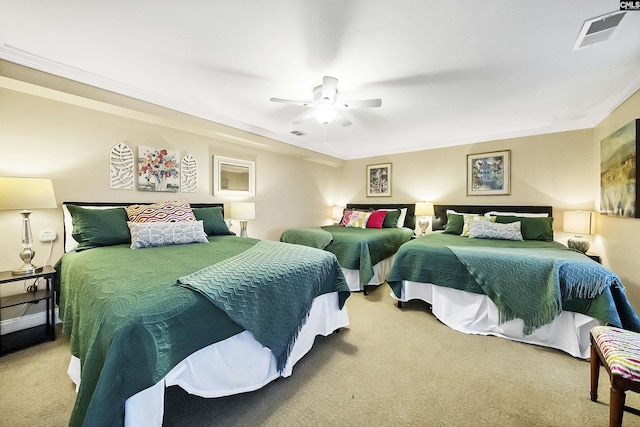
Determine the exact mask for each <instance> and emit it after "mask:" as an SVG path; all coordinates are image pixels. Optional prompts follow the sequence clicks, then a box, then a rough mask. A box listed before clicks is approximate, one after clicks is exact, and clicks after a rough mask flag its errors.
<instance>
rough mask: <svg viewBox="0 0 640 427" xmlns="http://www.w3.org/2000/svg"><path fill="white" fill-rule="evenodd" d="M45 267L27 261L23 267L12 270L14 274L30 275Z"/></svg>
mask: <svg viewBox="0 0 640 427" xmlns="http://www.w3.org/2000/svg"><path fill="white" fill-rule="evenodd" d="M43 268H44V267H36V266H35V265H33V264H31V263H28V264H27V263H25V264H24V265H23V266H22V267H20V268H16V269H15V270H11V274H12V275H14V276H28V275H29V274H36V273H40V272H41V271H42V269H43Z"/></svg>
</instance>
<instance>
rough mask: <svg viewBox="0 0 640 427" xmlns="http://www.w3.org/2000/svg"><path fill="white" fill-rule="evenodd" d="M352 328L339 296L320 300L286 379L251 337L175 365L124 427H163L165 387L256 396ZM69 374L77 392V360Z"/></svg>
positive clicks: (144, 394)
mask: <svg viewBox="0 0 640 427" xmlns="http://www.w3.org/2000/svg"><path fill="white" fill-rule="evenodd" d="M348 325H349V316H348V315H347V309H346V307H343V309H342V310H339V309H338V293H337V292H332V293H329V294H323V295H320V296H319V297H317V298H316V299H315V300H314V301H313V306H312V307H311V312H310V313H309V318H308V319H307V322H306V323H305V325H304V326H303V327H302V329H301V330H300V333H299V334H298V338H297V340H296V343H295V345H294V347H293V349H292V351H291V354H290V355H289V359H288V360H287V364H286V366H285V368H284V370H283V372H282V374H280V373H278V370H277V368H276V359H275V357H274V356H273V353H271V351H270V350H269V349H268V348H266V347H263V346H262V345H261V344H260V343H259V342H257V341H256V340H255V338H254V337H253V335H252V334H251V333H250V332H248V331H244V332H242V333H239V334H237V335H234V336H232V337H230V338H228V339H226V340H224V341H221V342H218V343H215V344H212V345H210V346H208V347H205V348H203V349H201V350H199V351H197V352H195V353H193V354H192V355H190V356H189V357H187V358H186V359H184V360H183V361H182V362H180V363H179V364H178V365H176V366H175V367H174V368H173V369H172V370H171V371H170V372H169V373H168V374H167V376H166V377H164V378H163V379H162V380H160V381H159V382H158V383H156V384H155V385H154V386H151V387H149V388H148V389H146V390H143V391H141V392H140V393H138V394H136V395H134V396H132V397H130V398H129V399H127V402H126V404H125V426H141V425H144V426H158V427H160V426H162V419H163V414H164V389H165V387H169V386H172V385H177V386H180V387H182V388H183V389H184V390H186V391H187V392H189V393H190V394H194V395H196V396H201V397H222V396H229V395H232V394H238V393H244V392H248V391H253V390H257V389H259V388H261V387H263V386H265V385H266V384H268V383H270V382H271V381H273V380H275V379H276V378H278V377H280V376H282V377H288V376H290V375H291V373H292V371H293V366H294V365H295V364H296V362H298V361H299V360H300V359H301V358H302V357H303V356H304V355H305V354H306V353H307V352H309V350H310V349H311V347H312V346H313V342H314V341H315V337H316V336H317V335H324V336H327V335H330V334H331V333H332V332H333V331H335V330H336V329H338V328H342V327H345V326H348ZM239 355H241V357H239ZM67 373H68V374H69V377H70V378H71V379H72V381H73V382H74V383H75V384H76V387H77V386H78V385H79V384H80V360H79V359H78V358H76V357H73V356H72V357H71V361H70V362H69V368H68V370H67Z"/></svg>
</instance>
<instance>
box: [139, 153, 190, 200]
mask: <svg viewBox="0 0 640 427" xmlns="http://www.w3.org/2000/svg"><path fill="white" fill-rule="evenodd" d="M179 189H180V173H179V163H178V152H177V151H171V150H166V149H161V148H157V147H145V146H139V147H138V190H140V191H167V192H170V193H177V192H178V190H179Z"/></svg>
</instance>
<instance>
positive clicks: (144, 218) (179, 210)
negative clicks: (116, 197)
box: [125, 200, 196, 222]
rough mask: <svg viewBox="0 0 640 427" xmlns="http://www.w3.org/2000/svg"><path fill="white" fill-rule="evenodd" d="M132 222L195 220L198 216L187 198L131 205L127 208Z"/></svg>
mask: <svg viewBox="0 0 640 427" xmlns="http://www.w3.org/2000/svg"><path fill="white" fill-rule="evenodd" d="M125 210H126V211H127V217H128V218H129V221H131V222H182V221H195V220H196V217H195V215H194V214H193V211H192V210H191V206H190V205H189V202H187V201H186V200H180V201H174V202H164V203H154V204H151V205H130V206H127V207H126V208H125Z"/></svg>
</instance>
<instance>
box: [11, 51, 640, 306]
mask: <svg viewBox="0 0 640 427" xmlns="http://www.w3.org/2000/svg"><path fill="white" fill-rule="evenodd" d="M3 66H4V68H3ZM23 75H24V78H22V77H23ZM3 76H5V77H3ZM6 77H8V78H9V79H11V80H6ZM2 79H5V80H2ZM22 81H25V82H30V83H37V85H36V86H34V87H32V86H29V85H23V84H20V83H21V82H22ZM16 82H17V84H16ZM42 88H47V90H45V91H42V90H41V89H42ZM96 92H98V93H96ZM68 94H73V96H72V97H69V96H68ZM78 95H80V98H74V97H76V96H78ZM114 106H117V108H116V107H114ZM639 111H640V93H636V94H635V95H633V96H632V97H631V98H630V99H628V100H627V101H626V102H625V103H624V104H623V105H621V106H620V108H618V109H617V110H616V111H614V112H613V113H612V114H611V115H610V116H609V117H608V118H607V119H606V120H604V121H603V122H602V123H600V124H599V125H598V126H597V127H596V128H594V129H586V130H580V131H572V132H563V133H556V134H548V135H538V136H533V137H525V138H515V139H508V140H500V141H490V142H485V143H480V144H469V145H463V146H457V147H452V148H443V149H435V150H426V151H420V152H415V153H405V154H397V155H391V156H382V157H376V158H368V159H360V160H350V161H346V162H343V161H340V160H338V159H333V158H329V157H327V156H322V155H317V154H315V153H311V152H307V151H306V150H301V149H299V148H290V147H288V146H284V145H283V144H278V143H277V142H274V141H267V140H266V139H265V138H263V137H259V136H256V135H252V134H249V133H246V132H240V131H236V132H234V131H233V130H230V129H222V128H223V127H222V126H217V127H216V126H213V127H210V126H209V124H204V123H203V121H200V120H196V119H193V118H191V117H188V116H184V115H180V114H176V113H175V112H171V111H169V110H165V109H161V108H158V107H155V106H151V105H149V104H143V103H139V102H137V101H135V100H131V99H127V98H123V97H117V96H115V95H113V94H109V93H100V92H99V91H97V90H96V89H95V88H88V87H86V86H82V85H78V84H74V83H72V82H68V81H64V80H63V79H62V80H61V79H56V78H51V77H50V76H46V75H43V74H42V73H37V75H35V77H34V75H33V74H32V71H29V70H25V69H21V68H20V67H17V68H16V67H14V66H11V64H7V63H2V61H0V144H1V152H2V156H0V175H8V176H40V177H50V178H52V179H53V182H54V187H55V191H56V197H57V200H58V203H61V202H63V201H123V202H153V201H159V200H166V199H172V198H175V197H186V198H188V199H189V200H190V201H194V202H225V203H226V202H229V201H230V200H231V199H230V198H226V199H223V198H219V197H214V196H213V195H212V191H211V172H212V156H213V155H223V156H229V157H236V158H240V159H247V160H252V161H255V162H256V178H257V185H256V197H255V199H254V201H255V203H256V216H257V218H256V219H255V220H252V221H250V222H249V226H248V231H249V235H250V236H252V237H257V238H263V239H270V240H277V239H278V238H279V236H280V233H281V232H282V231H283V230H284V229H286V228H288V227H296V226H312V225H319V224H326V223H329V222H330V219H329V218H330V209H329V206H330V205H332V204H334V203H336V204H340V203H347V202H354V203H359V202H367V201H370V202H374V203H375V202H403V203H404V202H414V201H419V200H431V201H434V202H440V203H460V204H544V205H547V204H548V205H552V206H553V208H554V212H555V216H556V221H555V224H554V228H555V231H556V239H557V240H559V241H563V242H564V241H566V238H567V237H568V236H567V235H566V234H565V233H563V232H562V231H561V230H562V223H561V222H562V215H561V213H562V211H564V210H567V209H590V210H597V208H598V200H599V143H600V140H601V139H602V138H603V137H604V136H606V135H608V134H610V133H611V132H613V131H615V130H616V129H618V128H619V127H621V126H623V125H624V124H626V123H628V122H629V121H630V120H632V119H634V118H638V117H639V116H640V114H639V113H638V112H639ZM229 134H232V136H233V137H229V138H225V135H229ZM119 142H125V143H127V144H129V145H130V146H131V148H132V149H134V150H135V147H137V146H138V145H152V146H163V147H167V148H171V149H175V150H179V152H180V155H181V156H183V155H185V154H187V153H190V154H192V155H193V156H194V157H195V159H196V161H197V162H198V166H199V173H200V176H199V187H198V192H197V193H184V194H183V193H177V194H175V193H145V192H138V191H135V190H133V191H123V190H111V189H109V179H108V173H109V163H108V153H109V150H110V149H111V147H113V145H115V144H117V143H119ZM392 143H393V142H390V144H392ZM506 149H508V150H511V158H512V160H511V194H510V195H508V196H491V197H486V196H484V197H482V196H466V155H467V154H472V153H482V152H488V151H494V150H506ZM389 161H390V162H392V164H393V166H392V168H393V171H392V176H393V190H392V197H391V198H367V197H366V196H365V187H364V185H365V167H366V165H367V164H372V163H381V162H389ZM61 215H62V214H61V211H60V210H59V209H58V210H50V211H45V210H42V211H37V212H34V213H33V215H32V227H33V231H34V233H35V234H36V235H37V233H38V232H39V231H40V230H42V229H45V228H52V229H55V230H56V231H57V232H58V234H59V235H61V233H62V222H61ZM19 224H20V218H19V215H18V214H17V213H16V212H2V211H0V233H1V235H2V236H3V240H2V245H1V246H0V270H7V269H11V268H14V267H16V266H17V265H19V264H20V260H19V259H18V255H17V254H18V252H19V251H20V227H19ZM233 229H234V230H235V231H237V230H238V228H237V224H235V225H234V228H233ZM638 236H640V220H637V219H627V218H611V217H599V221H598V235H596V236H592V251H593V252H596V253H598V254H600V255H602V256H603V261H604V264H605V265H606V266H608V267H610V268H611V269H612V270H613V271H614V272H616V273H617V274H618V275H619V276H620V277H621V278H622V280H623V282H624V283H625V285H626V286H627V290H628V294H629V296H630V299H631V301H632V303H633V305H634V306H635V307H640V267H639V266H638V264H639V263H638V262H637V259H638V256H637V255H636V254H638V253H639V250H640V242H639V239H638V238H637V237H638ZM34 246H35V250H36V252H37V255H36V263H42V262H43V261H44V259H45V258H46V257H47V253H48V244H44V243H41V242H37V241H36V243H35V244H34ZM61 254H62V239H61V238H59V239H58V240H57V241H56V242H55V243H54V245H53V253H52V256H51V258H50V262H51V263H54V262H55V261H56V260H57V259H58V258H59V257H60V256H61ZM20 286H21V285H20Z"/></svg>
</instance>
